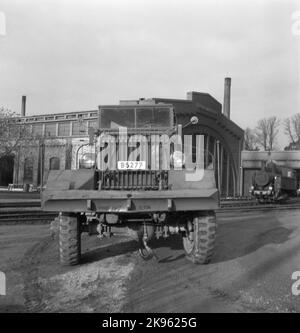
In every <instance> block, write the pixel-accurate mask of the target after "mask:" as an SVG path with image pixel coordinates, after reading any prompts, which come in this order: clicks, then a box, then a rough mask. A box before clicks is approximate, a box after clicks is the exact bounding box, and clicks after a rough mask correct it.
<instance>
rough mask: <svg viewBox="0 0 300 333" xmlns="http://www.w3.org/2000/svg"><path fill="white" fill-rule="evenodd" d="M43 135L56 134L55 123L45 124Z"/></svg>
mask: <svg viewBox="0 0 300 333" xmlns="http://www.w3.org/2000/svg"><path fill="white" fill-rule="evenodd" d="M45 136H56V123H51V124H46V125H45Z"/></svg>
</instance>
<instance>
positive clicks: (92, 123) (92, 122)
mask: <svg viewBox="0 0 300 333" xmlns="http://www.w3.org/2000/svg"><path fill="white" fill-rule="evenodd" d="M90 127H92V128H97V127H98V121H97V120H90V121H89V128H90Z"/></svg>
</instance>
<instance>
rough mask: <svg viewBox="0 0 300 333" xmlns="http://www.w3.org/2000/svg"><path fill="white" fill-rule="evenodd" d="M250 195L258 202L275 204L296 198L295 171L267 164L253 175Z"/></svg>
mask: <svg viewBox="0 0 300 333" xmlns="http://www.w3.org/2000/svg"><path fill="white" fill-rule="evenodd" d="M250 194H251V196H252V197H254V198H256V199H258V200H259V201H260V202H267V201H270V202H276V201H282V200H286V199H288V198H289V197H293V196H296V195H297V177H296V172H295V170H293V169H291V168H288V167H284V166H278V165H276V164H275V163H274V162H269V163H268V164H267V165H266V166H264V167H263V168H262V170H260V171H256V172H255V173H254V174H253V177H252V186H251V188H250Z"/></svg>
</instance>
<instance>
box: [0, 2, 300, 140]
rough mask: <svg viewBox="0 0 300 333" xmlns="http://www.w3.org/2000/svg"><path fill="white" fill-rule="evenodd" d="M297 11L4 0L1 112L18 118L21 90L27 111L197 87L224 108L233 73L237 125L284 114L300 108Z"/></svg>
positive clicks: (274, 5)
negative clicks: (7, 111) (226, 80)
mask: <svg viewBox="0 0 300 333" xmlns="http://www.w3.org/2000/svg"><path fill="white" fill-rule="evenodd" d="M296 11H300V1H297V0H294V1H293V0H290V1H289V0H287V1H286V0H277V1H276V0H256V1H253V0H251V1H241V0H219V1H214V0H207V1H206V0H198V1H196V0H177V1H175V0H135V1H134V0H119V1H117V0H109V1H108V0H107V1H106V0H82V1H78V0H59V1H58V0H51V1H50V0H18V1H17V0H0V13H1V12H2V15H0V18H1V16H3V13H4V16H5V18H6V29H5V30H6V34H5V35H2V36H1V35H0V106H4V107H6V108H9V109H12V110H14V111H18V112H19V110H20V104H21V95H23V94H24V95H27V114H28V115H29V114H30V115H32V114H41V113H57V112H68V111H77V110H91V109H96V108H97V106H98V105H99V104H117V103H118V101H119V100H120V99H137V98H139V97H166V98H185V97H186V92H187V91H191V90H195V91H201V92H208V93H210V94H211V95H213V96H214V97H215V98H217V99H218V100H219V101H220V102H222V101H223V87H224V77H226V76H230V77H231V78H232V104H231V118H232V120H234V121H235V122H236V123H237V124H238V125H239V126H241V127H242V128H245V127H246V126H250V127H254V126H255V124H256V122H257V120H258V119H260V118H262V117H268V116H272V115H277V116H278V117H280V118H284V117H286V116H289V115H292V114H294V113H296V112H300V108H299V107H300V47H299V43H300V35H293V33H292V24H293V21H292V14H293V13H295V12H296ZM2 32H3V30H2ZM281 139H282V140H284V139H283V136H281ZM284 143H286V142H281V146H282V145H283V144H284Z"/></svg>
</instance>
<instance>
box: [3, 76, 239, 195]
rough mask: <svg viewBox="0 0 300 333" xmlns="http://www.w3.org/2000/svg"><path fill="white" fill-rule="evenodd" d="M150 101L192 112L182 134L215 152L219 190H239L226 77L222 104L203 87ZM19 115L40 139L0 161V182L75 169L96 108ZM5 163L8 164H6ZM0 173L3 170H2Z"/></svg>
mask: <svg viewBox="0 0 300 333" xmlns="http://www.w3.org/2000/svg"><path fill="white" fill-rule="evenodd" d="M150 100H151V101H152V102H154V103H168V104H172V105H173V107H174V110H175V114H176V118H177V122H178V123H181V124H185V123H187V122H188V121H189V120H190V118H191V116H193V115H196V116H197V117H198V118H199V122H198V124H196V125H190V126H188V127H186V128H185V129H184V130H183V134H195V133H197V134H204V135H205V148H206V149H207V150H208V151H209V152H210V153H211V154H212V155H213V156H214V159H215V165H216V181H217V183H218V184H217V186H218V187H219V189H220V191H221V194H222V195H227V196H228V195H238V194H240V190H241V188H242V186H241V182H240V179H241V177H240V174H241V173H240V170H241V168H240V161H241V151H242V147H243V136H244V132H243V130H242V129H241V128H240V127H239V126H237V125H236V124H235V123H234V122H233V121H232V120H230V79H229V78H227V79H225V94H224V108H223V113H222V105H221V103H219V102H218V101H217V100H216V99H215V98H214V97H212V96H211V95H209V94H207V93H200V92H189V93H187V98H186V99H167V98H152V99H150ZM143 103H149V100H144V99H139V100H136V101H120V104H143ZM22 110H23V116H21V117H19V118H18V119H17V122H18V123H19V124H25V125H26V126H28V128H29V130H30V131H31V133H32V134H33V135H35V137H39V139H37V140H34V141H32V142H30V143H29V144H26V146H22V147H19V148H18V149H17V150H16V151H15V152H14V155H13V156H10V157H6V158H5V159H2V161H0V186H2V187H3V186H8V184H9V183H13V184H14V186H20V187H21V186H23V185H24V184H32V185H33V186H40V185H42V184H44V182H45V180H46V178H47V175H48V172H49V170H63V169H75V168H77V167H78V152H79V150H80V149H81V148H82V147H85V146H84V145H85V144H87V143H88V128H89V127H93V128H97V123H98V120H97V119H98V110H90V111H78V112H68V113H58V114H51V115H36V116H25V106H24V100H23V108H22ZM6 165H9V168H7V167H5V166H6ZM1 175H2V176H1Z"/></svg>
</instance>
